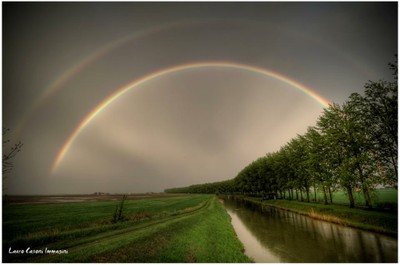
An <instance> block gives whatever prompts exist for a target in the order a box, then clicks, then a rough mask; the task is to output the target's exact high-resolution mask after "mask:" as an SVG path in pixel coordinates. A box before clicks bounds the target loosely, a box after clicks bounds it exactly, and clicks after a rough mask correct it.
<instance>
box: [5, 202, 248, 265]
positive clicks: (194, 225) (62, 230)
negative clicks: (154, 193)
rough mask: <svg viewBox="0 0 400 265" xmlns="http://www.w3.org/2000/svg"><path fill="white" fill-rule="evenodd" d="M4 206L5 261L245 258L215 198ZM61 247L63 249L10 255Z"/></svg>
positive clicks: (202, 260) (226, 217)
mask: <svg viewBox="0 0 400 265" xmlns="http://www.w3.org/2000/svg"><path fill="white" fill-rule="evenodd" d="M116 205H117V202H116V201H110V202H80V203H62V204H61V203H60V204H41V205H33V204H25V205H5V206H4V207H3V261H5V262H203V263H210V262H225V263H232V262H251V260H250V259H249V258H248V257H247V256H245V255H244V253H243V245H242V244H241V242H240V241H239V240H238V239H237V238H236V235H235V232H234V230H233V227H232V225H231V223H230V218H229V215H228V214H227V213H226V211H225V209H224V208H223V206H222V205H221V204H220V203H219V202H218V200H217V198H216V197H215V196H210V195H194V196H184V197H182V196H181V197H172V198H162V199H160V198H150V199H140V200H128V201H126V202H125V206H124V216H125V218H124V221H122V222H118V223H115V224H113V223H112V216H113V213H114V210H115V207H116ZM10 247H11V249H12V250H19V249H20V250H24V251H26V249H27V248H28V247H29V248H30V249H31V250H38V251H39V252H40V251H45V249H46V248H47V249H52V250H68V254H26V253H25V254H9V253H8V252H9V248H10Z"/></svg>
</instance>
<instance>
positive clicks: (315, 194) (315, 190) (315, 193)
mask: <svg viewBox="0 0 400 265" xmlns="http://www.w3.org/2000/svg"><path fill="white" fill-rule="evenodd" d="M314 201H315V202H317V187H316V185H315V181H314Z"/></svg>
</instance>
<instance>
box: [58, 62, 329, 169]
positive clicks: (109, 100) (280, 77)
mask: <svg viewBox="0 0 400 265" xmlns="http://www.w3.org/2000/svg"><path fill="white" fill-rule="evenodd" d="M209 67H217V68H232V69H240V70H244V71H250V72H256V73H259V74H263V75H266V76H270V77H273V78H276V79H278V80H280V81H282V82H284V83H286V84H289V85H291V86H293V87H295V88H297V89H298V90H300V91H302V92H303V93H304V94H306V95H308V96H309V97H311V98H313V99H315V100H316V101H317V102H318V103H320V104H321V105H322V106H323V107H325V108H326V107H328V106H329V102H328V101H327V100H326V99H324V98H323V97H322V96H321V95H319V94H318V93H316V92H315V91H313V90H312V89H310V88H308V87H306V86H305V85H303V84H300V83H299V82H296V81H294V80H292V79H290V78H288V77H286V76H283V75H281V74H279V73H276V72H274V71H271V70H267V69H264V68H261V67H257V66H250V65H245V64H239V63H232V62H198V63H190V64H182V65H176V66H172V67H169V68H165V69H161V70H158V71H156V72H152V73H150V74H148V75H146V76H144V77H141V78H139V79H136V80H134V81H133V82H130V83H128V84H127V85H125V86H123V87H121V88H119V89H118V90H117V91H116V92H114V93H113V94H111V95H110V96H109V97H107V98H105V99H104V100H103V101H101V102H100V103H99V104H98V105H97V106H96V107H95V108H94V109H93V110H92V111H91V112H90V113H89V114H88V115H86V116H85V118H84V119H83V120H82V121H81V122H80V123H79V125H78V127H77V128H76V129H75V130H74V131H73V132H72V133H71V135H70V136H69V137H68V139H67V140H66V141H65V143H64V144H63V146H62V148H61V149H60V150H59V152H58V153H57V156H56V158H55V159H54V162H53V164H52V168H51V173H52V174H54V173H55V172H56V171H57V168H58V167H59V165H60V163H61V161H62V160H63V158H64V157H65V155H66V154H67V152H68V150H69V149H70V147H71V146H72V144H73V142H74V141H75V139H76V138H77V137H78V135H79V133H80V132H81V131H82V130H83V129H84V128H85V127H86V126H87V125H88V124H89V123H90V122H91V121H92V120H93V119H94V118H95V117H96V116H97V115H98V114H99V113H100V112H102V111H103V110H104V109H105V108H107V107H108V106H109V105H110V104H111V103H112V102H113V101H114V100H116V99H117V98H119V97H120V96H122V95H123V94H125V93H126V92H127V91H129V90H131V89H133V88H135V87H138V86H140V85H142V84H143V83H145V82H147V81H150V80H152V79H155V78H157V77H160V76H163V75H167V74H170V73H174V72H180V71H186V70H192V69H199V68H209Z"/></svg>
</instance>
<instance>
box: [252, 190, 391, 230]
mask: <svg viewBox="0 0 400 265" xmlns="http://www.w3.org/2000/svg"><path fill="white" fill-rule="evenodd" d="M245 199H246V200H248V201H251V202H254V203H257V204H263V205H267V206H272V207H275V208H279V209H283V210H288V211H292V212H296V213H299V214H302V215H306V216H310V217H312V218H315V219H318V220H323V221H328V222H332V223H337V224H340V225H344V226H350V227H355V228H360V229H364V230H369V231H374V232H380V233H385V234H389V235H393V236H397V212H381V211H374V210H367V209H359V208H355V209H351V208H349V207H348V206H344V205H335V204H330V205H324V204H321V203H307V202H299V201H289V200H267V201H261V200H260V199H259V198H245Z"/></svg>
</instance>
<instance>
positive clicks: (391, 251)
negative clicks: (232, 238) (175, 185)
mask: <svg viewBox="0 0 400 265" xmlns="http://www.w3.org/2000/svg"><path fill="white" fill-rule="evenodd" d="M223 199H224V200H223V201H224V205H225V208H226V209H227V211H228V213H229V215H230V216H231V218H232V225H233V227H234V229H235V231H236V234H237V236H238V238H239V240H240V241H241V242H242V243H243V245H244V247H245V253H246V255H247V256H249V257H251V258H253V260H254V261H255V262H260V263H269V262H273V263H278V262H296V263H297V262H298V263H300V262H301V263H303V262H307V263H312V262H320V263H338V262H352V263H366V262H391V263H394V262H397V238H393V237H389V236H386V235H382V234H378V233H372V232H368V231H363V230H359V229H354V228H349V227H344V226H340V225H336V224H332V223H329V222H325V221H319V220H314V219H312V218H310V217H306V216H303V215H299V214H295V213H292V212H288V211H283V210H278V209H276V208H272V207H267V206H260V205H254V204H252V203H250V202H246V201H243V200H241V199H240V198H233V197H224V198H223Z"/></svg>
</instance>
